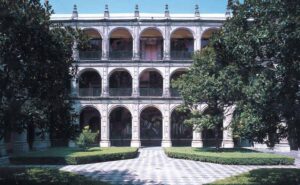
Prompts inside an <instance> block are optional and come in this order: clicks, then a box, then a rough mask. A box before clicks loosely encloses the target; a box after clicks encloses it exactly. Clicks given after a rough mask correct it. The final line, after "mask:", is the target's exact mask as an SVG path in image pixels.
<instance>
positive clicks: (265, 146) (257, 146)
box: [253, 143, 268, 149]
mask: <svg viewBox="0 0 300 185" xmlns="http://www.w3.org/2000/svg"><path fill="white" fill-rule="evenodd" d="M253 148H257V149H268V146H267V144H261V143H254V144H253Z"/></svg>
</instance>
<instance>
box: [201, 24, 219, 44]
mask: <svg viewBox="0 0 300 185" xmlns="http://www.w3.org/2000/svg"><path fill="white" fill-rule="evenodd" d="M216 32H218V29H216V28H212V29H208V30H206V31H204V33H203V34H202V37H201V48H204V47H206V46H207V45H208V44H209V40H210V39H211V37H212V36H213V34H215V33H216Z"/></svg>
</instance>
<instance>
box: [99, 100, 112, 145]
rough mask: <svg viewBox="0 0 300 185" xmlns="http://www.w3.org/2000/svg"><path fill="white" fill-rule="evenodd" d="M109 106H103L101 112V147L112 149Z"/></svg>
mask: <svg viewBox="0 0 300 185" xmlns="http://www.w3.org/2000/svg"><path fill="white" fill-rule="evenodd" d="M108 119H109V118H108V107H107V104H103V105H102V111H101V141H100V147H110V140H109V122H108Z"/></svg>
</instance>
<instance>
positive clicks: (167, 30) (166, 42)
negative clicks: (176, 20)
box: [163, 23, 171, 60]
mask: <svg viewBox="0 0 300 185" xmlns="http://www.w3.org/2000/svg"><path fill="white" fill-rule="evenodd" d="M170 37H171V36H170V25H169V23H167V24H166V26H165V32H164V57H163V59H164V60H170V52H171V46H170V45H171V44H170V42H171V41H170Z"/></svg>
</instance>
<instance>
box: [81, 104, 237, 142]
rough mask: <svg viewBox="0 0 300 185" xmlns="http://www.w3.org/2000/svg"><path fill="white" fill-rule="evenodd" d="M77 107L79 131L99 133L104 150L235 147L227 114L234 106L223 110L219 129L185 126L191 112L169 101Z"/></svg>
mask: <svg viewBox="0 0 300 185" xmlns="http://www.w3.org/2000/svg"><path fill="white" fill-rule="evenodd" d="M76 105H77V107H76V110H77V112H78V113H79V115H80V116H79V117H80V119H79V120H78V122H77V124H79V125H80V128H83V127H84V126H86V125H89V126H90V128H91V130H92V131H94V132H99V143H100V146H101V147H109V146H132V147H140V146H163V147H170V146H194V147H203V146H216V145H219V146H221V147H233V146H234V143H233V139H232V135H231V130H230V129H229V127H228V125H229V123H230V121H231V119H232V115H231V113H228V112H230V111H233V109H234V107H230V108H229V109H228V110H223V111H222V114H223V115H224V119H223V122H221V123H220V124H219V125H220V126H219V128H218V129H214V130H211V129H207V130H198V129H194V128H193V127H192V126H191V125H187V124H184V121H185V119H186V118H187V116H188V114H189V112H188V111H186V112H182V111H179V110H178V109H177V108H178V106H179V105H180V104H179V103H170V101H168V100H165V101H164V100H152V103H151V104H149V103H142V102H141V103H126V101H125V102H124V103H122V104H118V103H115V102H110V103H108V102H107V103H101V104H100V103H97V102H84V101H80V102H77V104H76ZM206 109H207V106H206V105H199V111H206ZM208 113H209V112H208ZM216 132H218V134H217V135H218V137H217V138H216V137H215V136H216Z"/></svg>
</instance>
